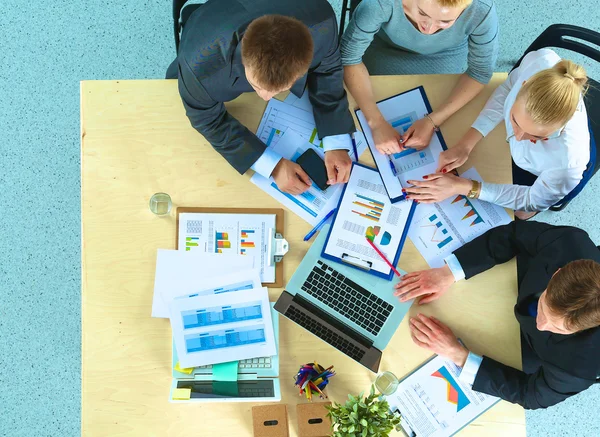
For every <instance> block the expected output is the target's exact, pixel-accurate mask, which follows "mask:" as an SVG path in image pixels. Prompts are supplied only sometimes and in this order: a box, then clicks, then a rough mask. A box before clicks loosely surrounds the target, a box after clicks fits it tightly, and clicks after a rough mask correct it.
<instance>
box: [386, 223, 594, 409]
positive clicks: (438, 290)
mask: <svg viewBox="0 0 600 437" xmlns="http://www.w3.org/2000/svg"><path fill="white" fill-rule="evenodd" d="M515 256H516V257H517V265H518V271H519V278H518V283H519V292H518V297H517V304H516V305H515V316H516V318H517V321H518V322H519V324H520V327H521V338H522V347H523V367H524V371H520V370H517V369H514V368H512V367H508V366H506V365H504V364H501V363H499V362H497V361H495V360H492V359H491V358H488V357H485V356H484V357H483V358H482V357H480V356H477V355H475V354H474V353H472V352H469V351H468V350H467V349H466V348H465V347H464V346H462V345H461V344H460V343H459V342H458V341H457V339H456V337H455V336H454V334H453V333H452V331H451V330H450V329H449V328H448V327H447V326H445V325H444V324H443V323H442V322H440V321H439V320H437V319H435V318H433V317H426V316H424V315H422V314H419V315H418V316H417V317H414V318H411V321H410V328H411V335H412V337H413V340H414V341H415V343H416V344H418V345H419V346H421V347H424V348H427V349H429V350H431V351H432V352H435V353H437V354H439V355H442V356H445V357H447V358H449V359H451V360H452V361H454V363H455V364H457V365H458V366H460V367H462V372H461V375H460V379H461V380H463V381H465V382H467V383H471V384H473V389H474V390H477V391H480V392H483V393H487V394H490V395H493V396H497V397H500V398H502V399H505V400H507V401H509V402H514V403H518V404H520V405H522V406H523V407H525V408H528V409H535V408H546V407H549V406H551V405H554V404H557V403H559V402H561V401H563V400H564V399H566V398H568V397H569V396H572V395H574V394H576V393H579V392H581V391H583V390H585V389H586V388H588V387H589V386H590V385H592V384H593V383H594V382H596V378H597V377H598V375H599V373H600V264H599V262H600V251H599V250H598V248H597V247H596V246H595V245H594V243H593V242H592V241H591V240H590V238H589V236H588V235H587V234H586V233H585V232H584V231H582V230H580V229H577V228H572V227H566V226H551V225H548V224H546V223H538V222H527V221H518V222H513V223H510V224H508V225H505V226H500V227H497V228H495V229H491V230H489V231H488V232H486V233H485V234H483V235H481V236H480V237H478V238H476V239H474V240H473V241H471V242H470V243H467V244H466V245H465V246H463V247H462V248H460V249H458V250H456V251H455V252H454V253H453V254H452V255H450V256H449V257H448V258H446V265H445V266H444V267H441V268H438V269H430V270H424V271H420V272H414V273H409V274H407V275H405V276H404V277H403V278H402V281H401V282H400V283H399V284H398V285H397V286H396V292H395V294H396V295H398V296H400V299H401V300H403V301H405V300H408V299H413V298H420V301H419V304H422V303H427V302H431V301H432V300H435V299H437V298H438V297H439V296H440V295H442V294H443V293H445V292H446V291H447V290H448V288H449V287H450V286H451V285H452V283H454V282H455V280H461V279H462V278H466V279H469V278H471V277H473V276H475V275H477V274H479V273H481V272H483V271H485V270H488V269H490V268H492V267H493V266H494V265H496V264H499V263H504V262H506V261H508V260H510V259H511V258H513V257H515ZM481 292H482V293H485V291H483V290H482V291H481ZM507 292H509V290H507Z"/></svg>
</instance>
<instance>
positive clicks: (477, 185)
mask: <svg viewBox="0 0 600 437" xmlns="http://www.w3.org/2000/svg"><path fill="white" fill-rule="evenodd" d="M471 183H472V184H473V185H471V190H470V191H469V193H468V194H467V197H468V198H469V199H477V198H478V197H479V192H480V191H481V182H479V181H471Z"/></svg>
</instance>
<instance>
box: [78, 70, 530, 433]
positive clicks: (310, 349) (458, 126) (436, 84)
mask: <svg viewBox="0 0 600 437" xmlns="http://www.w3.org/2000/svg"><path fill="white" fill-rule="evenodd" d="M505 77H506V75H505V74H496V75H495V76H494V78H493V80H492V82H491V83H490V84H489V85H488V86H487V87H486V88H485V90H484V91H483V92H482V93H481V95H480V96H479V97H478V98H477V99H475V100H474V101H473V102H471V103H470V104H469V105H468V106H467V107H465V108H464V109H463V110H462V111H460V112H459V113H458V114H457V115H455V116H454V117H453V118H452V119H451V120H449V121H448V122H447V123H446V125H444V128H443V134H444V137H445V139H446V142H447V143H448V145H450V146H451V145H453V144H454V143H455V142H456V141H457V140H458V139H459V137H460V136H461V135H462V134H463V133H464V132H465V131H466V129H467V128H468V126H469V125H470V123H471V122H472V121H473V120H474V119H475V117H476V115H477V113H478V111H479V110H480V109H481V108H482V107H483V104H484V102H485V100H486V99H487V98H488V97H489V95H490V94H491V92H492V90H493V89H494V88H495V87H497V86H498V85H499V84H500V83H501V82H502V81H503V80H504V79H505ZM456 80H457V76H403V77H392V76H386V77H375V78H373V82H374V88H375V94H376V96H377V98H378V99H380V98H384V97H387V96H390V95H393V94H396V93H399V92H401V91H404V90H407V89H411V88H413V87H415V86H418V85H421V84H422V85H424V86H425V90H426V92H427V95H428V96H429V99H430V101H431V104H432V106H433V107H434V108H436V107H437V106H439V105H440V104H441V102H442V101H443V100H444V99H445V97H446V96H447V95H448V94H449V92H450V90H451V88H452V86H453V85H454V83H455V82H456ZM351 105H352V106H354V102H351ZM227 107H228V109H229V111H230V112H231V113H232V115H234V116H235V117H237V118H238V119H239V120H240V121H241V122H242V123H243V124H245V125H246V126H248V127H249V128H250V129H251V130H253V129H256V127H257V126H258V123H259V120H260V117H261V114H262V112H263V110H264V107H265V102H263V101H261V100H260V99H259V98H258V97H257V96H256V95H255V94H246V95H242V96H241V97H240V98H238V99H236V100H235V101H233V102H230V103H229V104H227ZM81 139H82V145H81V149H82V150H81V154H82V159H81V177H82V206H81V207H82V227H83V241H82V265H83V269H82V433H83V435H85V436H122V435H132V436H169V435H173V436H217V435H219V436H221V435H222V436H247V435H251V434H252V420H251V413H250V410H251V406H252V404H248V403H231V404H171V403H169V402H168V394H169V387H170V383H171V338H170V335H171V330H170V328H169V321H168V320H167V319H153V318H151V317H150V308H151V303H152V293H153V282H154V269H155V259H156V250H157V249H158V248H166V249H173V248H175V216H174V212H173V213H172V214H171V216H169V217H165V218H159V217H156V216H154V215H153V214H152V213H151V212H150V211H149V209H148V200H149V198H150V196H151V195H152V194H154V193H156V192H159V191H163V192H166V193H169V194H170V195H171V197H172V199H173V203H174V208H176V207H177V206H219V207H254V206H262V207H279V206H280V205H279V204H278V203H277V202H276V201H275V200H273V199H272V198H271V197H270V196H268V195H267V194H265V193H264V192H262V191H261V190H259V189H258V188H256V187H255V186H254V185H253V184H251V183H250V182H249V181H248V179H249V176H248V175H244V176H240V175H239V174H238V173H237V172H236V171H235V170H233V168H231V167H230V166H229V165H228V164H227V163H226V162H225V160H224V159H223V158H221V156H220V155H219V154H218V153H216V152H215V151H214V150H213V149H212V147H211V146H210V145H209V144H208V143H207V142H206V141H205V140H204V138H203V137H202V136H201V135H199V134H198V133H197V132H196V131H195V130H194V129H193V128H192V127H191V126H190V123H189V121H188V119H187V118H186V116H185V113H184V109H183V106H182V103H181V101H180V98H179V94H178V92H177V84H176V81H165V80H156V81H90V82H82V84H81ZM367 158H368V159H367ZM362 161H363V162H366V163H369V162H371V159H370V156H368V152H366V154H365V155H363V158H362ZM471 165H476V167H477V170H478V171H479V173H480V174H481V176H482V177H483V178H484V179H485V180H487V181H490V182H499V183H506V182H509V181H510V156H509V150H508V147H507V145H506V142H505V141H504V129H503V128H502V127H499V128H498V129H496V130H495V131H494V132H493V133H492V134H491V135H490V136H489V137H488V138H487V139H485V140H484V141H483V142H482V143H481V144H480V145H479V146H478V147H477V148H476V150H475V151H474V153H473V154H472V157H471V158H470V160H469V162H468V163H467V164H466V165H465V169H466V168H469V167H470V166H471ZM285 221H286V225H285V236H286V238H287V239H288V241H289V242H290V244H291V250H290V252H289V253H288V254H287V255H286V262H285V272H284V273H285V279H286V281H287V280H289V278H290V277H291V275H292V273H293V271H294V269H295V267H296V266H297V265H298V263H299V262H300V260H301V259H302V257H303V256H304V254H305V253H306V251H307V249H308V248H309V244H308V243H304V242H303V241H302V237H303V236H304V235H305V234H306V232H308V231H309V229H310V226H309V225H308V224H307V223H306V222H304V221H303V220H301V219H300V218H299V217H297V216H296V215H295V214H293V213H291V212H289V211H286V217H285ZM399 266H400V267H401V268H402V269H404V270H406V271H413V270H416V269H423V268H426V267H427V265H426V263H425V261H424V260H423V258H422V257H421V255H420V254H419V253H418V252H417V250H416V249H415V247H414V246H413V244H412V243H410V242H407V244H406V246H405V249H404V251H403V253H402V256H401V258H400V262H399ZM516 291H517V284H516V268H515V263H514V262H509V263H506V264H504V265H501V266H497V267H495V268H494V269H492V270H491V271H489V272H486V273H484V274H481V275H479V276H477V277H476V278H473V279H471V280H469V281H468V282H465V281H463V282H461V283H459V284H456V285H455V286H454V287H453V290H452V292H451V293H449V294H447V295H446V296H444V297H443V298H441V299H440V300H438V301H437V302H435V303H433V304H430V305H427V306H425V307H424V308H422V309H421V308H412V309H411V314H415V313H416V312H417V310H419V311H423V312H424V313H426V314H433V315H436V316H437V317H438V318H439V319H441V320H442V321H444V322H446V323H448V324H449V325H450V327H452V328H453V329H454V332H455V333H456V334H457V335H459V336H460V337H462V338H463V339H464V341H465V342H466V344H468V345H469V346H470V347H471V348H472V349H473V350H474V351H476V352H478V353H484V354H486V355H489V356H490V357H492V358H495V359H498V360H501V361H502V362H504V363H506V364H508V365H511V366H515V367H520V361H521V359H520V340H519V339H520V337H519V327H518V324H517V322H516V320H515V318H514V316H513V309H512V308H513V305H514V303H515V300H516ZM280 292H281V289H270V297H271V300H272V301H274V300H276V299H277V297H278V295H279V294H280ZM280 336H281V342H280V346H281V353H280V356H281V368H280V375H281V376H280V377H281V386H282V402H284V403H286V404H288V405H290V407H291V408H289V412H290V431H291V435H296V429H297V424H296V412H295V407H294V405H295V404H296V403H298V402H301V401H300V398H299V397H298V395H297V392H296V390H295V389H294V387H293V381H292V376H293V375H294V374H295V372H296V371H297V369H298V366H299V365H300V364H302V363H306V362H311V361H313V360H314V359H316V360H317V361H318V362H319V363H323V364H334V365H335V367H336V370H337V371H338V375H337V376H336V377H335V380H333V381H332V384H331V385H330V387H329V388H328V391H329V396H330V399H332V400H336V401H342V402H343V401H344V399H345V398H346V396H347V394H348V393H354V394H356V393H358V392H360V391H361V390H368V388H369V386H370V384H371V383H372V381H373V380H374V374H372V373H371V372H369V371H368V370H366V369H365V368H363V367H362V366H360V365H359V364H357V363H355V362H354V361H352V360H350V359H349V358H347V357H346V356H345V355H343V354H341V353H340V352H338V351H337V350H335V349H333V348H332V347H330V346H328V345H326V344H325V343H324V342H322V341H320V340H319V339H317V338H316V337H314V336H313V335H311V334H309V333H307V332H306V331H304V330H303V329H302V328H300V327H298V326H297V325H295V324H294V323H292V322H290V321H288V320H287V319H285V318H281V320H280ZM429 355H430V354H429V353H428V352H427V351H425V350H422V349H420V348H418V347H417V346H415V345H414V344H413V342H412V341H411V340H410V336H409V332H408V325H407V318H405V319H404V320H403V322H402V324H401V325H400V327H399V329H398V331H397V332H396V334H395V336H394V337H393V339H392V341H391V342H390V344H389V346H388V347H387V348H386V349H385V351H384V353H383V360H382V363H381V370H391V371H393V372H394V373H395V374H396V375H398V376H401V375H405V374H407V373H408V372H409V371H410V370H412V369H414V368H415V367H417V366H418V365H419V364H420V363H422V362H424V361H425V360H426V359H427V358H428V357H429ZM461 435H464V436H475V435H477V436H482V435H484V436H506V435H511V436H518V435H525V418H524V412H523V410H522V409H521V407H519V406H515V405H511V404H509V403H507V402H504V401H502V402H501V403H499V404H498V405H497V406H495V407H494V408H492V409H491V410H490V411H488V412H487V413H485V414H484V415H483V416H481V417H480V418H479V419H478V420H476V421H475V422H474V423H472V424H471V425H470V426H468V427H467V428H465V430H463V431H462V433H461Z"/></svg>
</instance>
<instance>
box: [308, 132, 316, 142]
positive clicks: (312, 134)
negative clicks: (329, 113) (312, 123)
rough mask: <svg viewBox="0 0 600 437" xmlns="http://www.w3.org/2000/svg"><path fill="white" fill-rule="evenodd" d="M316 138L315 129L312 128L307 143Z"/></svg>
mask: <svg viewBox="0 0 600 437" xmlns="http://www.w3.org/2000/svg"><path fill="white" fill-rule="evenodd" d="M316 136H317V128H314V129H313V131H312V133H311V134H310V139H309V140H308V142H309V143H313V141H314V140H315V138H316ZM313 144H314V143H313Z"/></svg>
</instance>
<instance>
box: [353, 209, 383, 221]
mask: <svg viewBox="0 0 600 437" xmlns="http://www.w3.org/2000/svg"><path fill="white" fill-rule="evenodd" d="M352 212H353V213H354V214H357V215H359V216H361V217H364V218H367V219H369V220H373V221H376V222H378V221H379V217H373V216H372V215H369V214H363V213H361V212H358V211H354V210H352Z"/></svg>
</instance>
